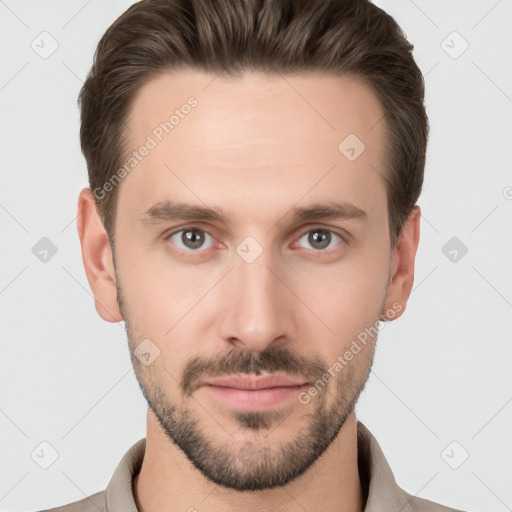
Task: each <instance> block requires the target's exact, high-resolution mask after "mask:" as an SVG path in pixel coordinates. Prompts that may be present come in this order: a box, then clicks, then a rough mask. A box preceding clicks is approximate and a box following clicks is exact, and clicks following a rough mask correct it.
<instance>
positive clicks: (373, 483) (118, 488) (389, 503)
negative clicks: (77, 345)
mask: <svg viewBox="0 0 512 512" xmlns="http://www.w3.org/2000/svg"><path fill="white" fill-rule="evenodd" d="M357 447H358V466H359V476H360V479H361V485H362V487H363V493H364V495H365V498H366V506H365V508H364V512H389V511H390V510H394V511H395V512H411V507H410V505H409V499H410V496H409V495H408V494H407V493H406V492H404V491H403V490H402V489H401V488H400V487H398V485H397V483H396V481H395V478H394V476H393V473H392V471H391V468H390V467H389V464H388V462H387V460H386V458H385V457H384V453H383V452H382V450H381V448H380V446H379V444H378V443H377V440H376V439H375V437H374V436H373V435H372V433H371V432H370V431H369V430H368V428H367V427H366V426H365V425H364V424H363V423H362V422H360V421H358V422H357ZM145 449H146V438H142V439H140V440H139V441H137V442H136V443H135V444H134V445H133V446H132V447H131V448H130V449H129V450H128V451H127V452H126V453H125V455H124V456H123V458H122V459H121V461H120V462H119V465H118V466H117V468H116V470H115V471H114V474H113V476H112V478H111V480H110V482H109V484H108V486H107V489H106V505H107V510H108V512H139V511H138V509H137V505H136V504H135V498H134V495H133V478H134V477H135V475H136V474H137V473H138V472H139V471H140V469H141V467H142V461H143V459H144V452H145Z"/></svg>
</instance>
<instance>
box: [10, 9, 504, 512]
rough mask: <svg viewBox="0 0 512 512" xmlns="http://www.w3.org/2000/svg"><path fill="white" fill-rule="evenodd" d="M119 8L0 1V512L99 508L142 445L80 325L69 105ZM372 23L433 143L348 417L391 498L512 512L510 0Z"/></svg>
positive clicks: (113, 339)
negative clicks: (398, 297) (400, 280)
mask: <svg viewBox="0 0 512 512" xmlns="http://www.w3.org/2000/svg"><path fill="white" fill-rule="evenodd" d="M131 3H132V2H131V1H121V0H116V1H112V0H109V1H108V2H106V1H100V0H90V1H82V0H80V1H70V0H67V1H63V0H62V1H40V0H38V1H35V0H33V1H27V0H19V1H15V0H5V1H1V0H0V20H1V21H0V38H1V48H2V65H1V67H0V104H1V112H2V115H1V127H2V137H1V144H2V146H1V149H2V151H1V167H2V174H3V176H2V186H1V189H0V222H1V227H2V230H3V234H4V236H3V238H4V243H3V246H2V247H3V250H2V260H1V261H2V263H1V265H0V308H1V312H2V325H3V329H2V357H1V359H0V365H1V366H0V378H1V383H0V384H1V388H0V390H1V395H0V431H1V433H2V435H1V436H0V461H1V462H0V465H1V468H0V509H2V510H11V511H29V510H37V509H45V508H49V507H55V506H58V505H62V504H64V503H69V502H71V501H75V500H79V499H82V498H83V497H84V496H86V495H90V494H92V493H95V492H97V491H100V490H103V489H104V488H105V487H106V485H107V483H108V481H109V480H110V477H111V476H112V473H113V471H114V469H115V467H116V466H117V464H118V462H119V460H120V459H121V457H122V455H123V454H124V453H125V451H126V450H127V449H128V448H129V447H130V446H131V445H132V444H133V443H134V442H135V441H137V440H138V439H140V438H141V437H144V436H145V413H146V407H145V401H144V399H143V397H142V394H141V392H140V390H139V387H138V384H137V382H136V379H135V377H134V374H133V371H132V367H131V363H130V359H129V354H128V349H127V344H126V336H125V332H124V328H123V325H122V324H108V323H106V322H104V321H103V320H101V318H100V317H99V316H98V315H97V314H96V311H95V309H94V306H93V299H92V296H91V293H90V290H89V286H88V283H87V280H86V276H85V273H84V270H83V266H82V259H81V253H80V246H79V240H78V236H77V232H76V224H75V216H76V202H77V196H78V192H79V190H80V189H81V188H82V187H85V186H87V173H86V167H85V162H84V159H83V157H82V155H81V153H80V149H79V140H78V131H79V115H78V109H77V106H76V99H77V94H78V91H79V89H80V86H81V85H82V81H83V79H84V77H85V76H86V73H87V71H88V70H89V68H90V65H91V63H92V56H93V52H94V50H95V47H96V44H97V42H98V40H99V38H100V36H101V35H102V34H103V32H104V31H105V29H106V28H107V27H108V26H109V25H110V24H111V23H112V22H113V21H114V20H115V18H116V17H117V16H119V15H120V14H121V13H122V12H123V11H124V10H125V9H126V8H127V7H128V6H129V5H130V4H131ZM376 4H377V5H379V6H380V7H382V8H384V9H385V10H386V11H387V12H389V13H390V14H391V15H392V16H394V17H395V19H396V20H397V21H398V23H399V24H400V25H401V26H402V28H403V29H404V31H405V33H406V35H407V37H408V38H409V40H410V41H411V42H412V43H413V44H414V45H415V56H416V59H417V61H418V64H419V65H420V67H421V69H422V71H423V73H424V75H425V80H426V86H427V109H428V113H429V117H430V122H431V138H430V145H429V153H428V162H427V168H426V180H425V186H424V192H423V194H422V196H421V198H420V201H419V204H420V206H421V207H422V213H423V218H422V224H421V230H422V232H421V242H420V247H419V252H418V256H417V266H416V281H415V288H414V290H413V293H412V295H411V299H410V301H409V304H408V307H407V311H406V313H405V315H404V316H403V317H402V318H401V319H399V320H398V321H396V322H392V323H390V324H387V325H386V326H385V328H384V329H383V330H382V332H381V335H380V339H379V343H378V350H377V354H376V361H375V365H374V372H373V375H372V377H371V378H370V381H369V383H368V385H367V388H366V390H365V392H364V395H363V396H362V398H361V400H360V403H359V405H358V409H357V411H358V416H359V418H360V419H361V420H362V421H364V422H365V423H366V425H367V426H368V427H369V428H370V429H371V431H372V432H373V433H374V435H375V436H376V437H377V439H378V441H379V443H380V444H381V446H382V448H383V450H384V452H385V454H386V455H387V457H388V460H389V462H390V465H391V467H392V469H393V471H394V473H395V476H396V479H397V481H398V483H399V485H401V486H402V487H403V488H405V489H406V490H407V491H408V492H410V493H412V494H417V495H418V496H420V497H425V498H429V499H432V500H435V501H439V502H442V503H444V504H446V505H449V506H453V507H456V508H461V509H464V510H472V511H482V512H483V511H485V512H492V511H496V512H502V511H506V510H512V485H511V482H512V469H511V468H512V442H511V431H512V379H511V360H512V348H511V343H510V342H511V334H510V318H511V313H512V270H511V267H512V266H511V262H512V242H511V237H512V172H511V164H512V149H511V146H512V141H511V134H512V130H511V121H512V71H511V57H510V56H511V50H512V30H511V29H512V0H501V1H496V0H480V1H476V0H474V1H468V0H457V1H447V0H435V1H433V0H429V1H427V0H421V1H420V0H415V1H412V0H393V1H391V0H388V1H385V0H380V1H376ZM43 31H47V32H48V33H49V34H51V37H52V38H54V39H55V40H56V41H57V42H58V45H59V46H58V49H57V50H56V51H55V52H54V53H53V54H52V55H51V56H49V57H48V58H46V59H43V58H41V57H40V56H39V54H38V53H36V52H35V51H34V50H33V49H32V47H31V43H32V41H35V43H34V44H39V46H40V47H41V46H42V45H43V44H44V46H45V48H46V49H47V50H48V49H49V48H51V46H50V44H51V41H50V40H49V39H46V40H45V42H44V43H41V42H40V41H41V38H42V37H46V38H47V37H48V36H40V34H41V32H43ZM453 31H456V32H457V33H458V34H459V35H457V34H455V35H454V34H452V32H453ZM461 38H463V39H464V40H465V41H467V43H468V44H469V47H468V49H467V50H466V51H465V52H464V53H462V54H461V55H458V54H459V53H460V51H461V50H462V49H463V48H464V46H463V45H464V41H463V39H461ZM443 41H444V43H443ZM40 51H42V49H41V50H40ZM450 53H451V55H450ZM454 57H457V58H454ZM42 237H48V238H49V239H50V240H51V241H52V242H53V243H54V244H55V246H56V247H57V250H58V252H57V253H56V254H55V255H54V256H53V257H51V258H50V259H49V261H47V262H46V263H43V262H41V261H40V260H39V259H38V258H36V256H35V255H34V254H33V252H32V248H33V246H34V245H35V244H36V243H37V242H38V241H39V240H40V239H41V238H42ZM452 237H457V238H458V239H459V240H460V241H461V242H462V243H464V244H465V246H466V247H467V248H468V252H467V254H465V255H464V256H462V257H460V254H461V253H460V252H459V253H458V258H457V259H458V261H456V262H453V261H450V259H449V258H448V257H447V256H445V254H444V253H443V251H442V248H443V246H444V245H445V244H446V243H447V242H448V241H449V240H450V239H451V238H452ZM451 257H453V253H452V256H451ZM43 441H46V442H48V443H50V444H51V445H52V446H53V447H54V449H55V450H56V451H57V452H58V458H57V460H56V461H55V462H54V463H53V464H52V465H51V466H50V467H49V468H48V469H42V468H41V467H40V466H39V465H38V464H36V462H35V461H34V459H33V458H32V457H31V453H33V452H34V450H36V451H37V450H40V449H41V447H40V443H41V442H43ZM453 441H455V442H456V444H452V445H450V444H451V443H452V442H453ZM43 447H44V445H43ZM447 447H448V449H447V450H445V449H446V448H447ZM43 451H45V450H43ZM466 451H467V453H468V454H469V458H468V459H467V460H466V461H465V462H464V463H463V464H462V465H460V467H458V469H452V467H450V465H449V464H448V462H449V463H450V464H451V465H457V464H459V463H460V461H461V460H462V459H463V457H464V455H465V452H466ZM45 453H46V456H49V455H48V454H49V453H50V450H49V449H46V451H45ZM443 454H444V455H443ZM35 458H36V457H35ZM205 506H206V504H205Z"/></svg>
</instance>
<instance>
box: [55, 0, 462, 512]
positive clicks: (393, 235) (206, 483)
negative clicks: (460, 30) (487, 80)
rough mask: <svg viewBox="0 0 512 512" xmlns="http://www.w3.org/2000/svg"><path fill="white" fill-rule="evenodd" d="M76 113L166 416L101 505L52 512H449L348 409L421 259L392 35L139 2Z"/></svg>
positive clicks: (158, 415) (93, 225)
mask: <svg viewBox="0 0 512 512" xmlns="http://www.w3.org/2000/svg"><path fill="white" fill-rule="evenodd" d="M80 103H81V109H82V110H81V112H82V125H81V132H80V135H81V144H82V150H83V152H84V155H85V157H86V160H87V165H88V171H89V179H90V188H87V189H84V190H82V192H81V193H80V197H79V203H78V212H79V215H78V232H79V236H80V242H81V246H82V254H83V261H84V266H85V270H86V274H87V278H88V281H89V284H90V286H91V289H92V291H93V293H94V297H95V306H96V309H97V312H98V314H99V315H100V316H101V317H102V318H103V319H104V320H106V321H109V322H119V321H121V320H124V321H125V325H126V330H127V335H128V341H129V348H130V354H131V359H132V362H133V365H134V370H135V374H136V376H137V379H138V382H139V384H140V387H141V390H142V392H143V394H144V396H145V398H146V400H147V402H148V405H149V408H148V416H147V436H146V438H145V439H141V440H140V441H139V442H138V443H136V444H135V445H134V446H133V447H132V448H130V450H129V451H128V452H127V453H126V455H125V457H124V458H123V459H122V461H121V462H120V464H119V466H118V468H117V469H116V471H115V473H114V476H113V477H112V480H111V481H110V483H109V484H108V487H107V489H106V490H105V491H102V492H99V493H96V494H94V495H93V496H90V497H88V498H86V499H83V500H81V501H79V502H76V503H72V504H69V505H66V506H63V507H58V508H57V509H53V510H61V511H66V512H72V511H77V512H78V511H94V510H98V509H99V510H105V511H106V510H108V511H110V512H121V511H122V512H128V511H129V512H132V511H133V512H135V511H137V510H139V511H141V512H160V511H164V510H166V511H167V510H183V511H196V510H197V511H201V510H208V511H240V510H244V511H261V510H273V511H274V510H275V511H283V512H288V511H290V512H291V511H299V510H310V511H316V510H321V511H323V512H334V511H337V512H349V511H350V512H354V511H363V510H364V511H369V512H375V511H381V510H382V511H393V512H398V511H402V510H403V511H448V510H453V509H449V508H446V507H444V506H442V505H438V504H435V503H433V502H431V501H427V500H424V499H420V498H416V497H414V496H412V495H410V494H408V493H406V492H405V491H403V490H402V489H400V488H399V487H398V486H397V484H396V482H395V480H394V478H393V474H392V472H391V469H390V467H389V466H388V464H387V462H386V460H385V457H384V454H383V453H382V451H381V450H380V448H379V445H378V443H377V441H376V440H375V438H374V437H373V436H372V435H371V433H370V432H369V430H368V429H367V428H366V427H365V426H364V425H363V424H362V423H361V422H358V421H357V419H356V416H355V410H354V407H355V404H356V402H357V399H358V397H359V395H360V393H361V391H362V390H363V388H364V386H365V383H366V381H367V379H368V376H369V374H370V370H371V366H372V362H373V356H374V351H375V344H376V340H377V335H378V331H379V329H380V328H381V327H382V325H383V322H386V321H391V320H393V319H396V318H398V317H400V316H401V315H402V314H403V312H404V310H405V306H406V303H407V300H408V297H409V294H410V292H411V289H412V285H413V279H414V260H415V254H416V250H417V247H418V242H419V222H420V209H419V207H418V205H416V201H417V199H418V197H419V194H420V192H421V187H422V182H423V170H424V165H425V153H426V146H427V137H428V121H427V116H426V113H425V109H424V84H423V78H422V75H421V72H420V70H419V68H418V67H417V65H416V63H415V61H414V59H413V57H412V46H411V45H410V44H409V43H408V42H407V40H406V39H405V37H404V35H403V33H402V32H401V31H400V29H399V27H398V26H397V24H396V23H395V21H394V20H393V19H392V18H391V17H390V16H389V15H387V14H386V13H384V12H383V11H382V10H380V9H379V8H377V7H376V6H374V5H372V4H371V3H369V2H368V1H366V0H360V1H354V0H350V1H349V0H332V1H326V0H316V1H312V0H301V1H299V0H296V1H285V0H267V1H257V0H243V1H241V0H223V1H220V0H215V1H212V0H209V1H206V0H193V1H188V2H185V1H179V0H153V1H150V0H143V1H141V2H139V3H137V4H135V5H133V6H132V7H130V8H129V9H128V10H127V11H126V12H125V13H124V14H123V15H122V16H121V17H120V18H119V19H118V20H116V22H115V23H114V24H113V25H112V26H111V27H110V28H109V29H108V30H107V32H106V33H105V35H104V36H103V38H102V39H101V41H100V43H99V45H98V49H97V52H96V55H95V61H94V64H93V67H92V70H91V73H90V74H89V76H88V79H87V81H86V83H85V84H84V87H83V89H82V91H81V94H80Z"/></svg>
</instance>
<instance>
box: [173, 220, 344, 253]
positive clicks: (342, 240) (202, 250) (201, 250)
mask: <svg viewBox="0 0 512 512" xmlns="http://www.w3.org/2000/svg"><path fill="white" fill-rule="evenodd" d="M187 231H199V232H201V233H205V234H206V235H208V236H209V237H211V238H212V239H213V236H212V235H210V234H209V233H208V232H207V231H205V230H204V229H201V228H198V227H196V226H185V227H182V228H180V229H178V230H176V231H173V232H172V233H169V234H167V235H165V240H166V241H170V239H171V237H173V236H174V235H177V234H179V233H183V232H187ZM315 231H324V232H327V233H330V234H331V235H334V236H336V237H338V238H339V239H340V242H338V243H337V244H336V245H335V246H334V247H331V248H329V249H305V250H306V251H307V252H308V254H313V255H314V256H316V255H322V254H330V253H331V251H334V250H336V247H337V246H338V245H346V243H347V241H346V239H345V238H344V237H343V236H342V235H340V234H339V233H337V232H335V231H333V230H332V229H328V228H324V227H322V226H314V227H313V228H310V229H308V230H307V231H305V232H303V233H302V234H301V235H300V236H299V237H298V238H297V239H296V241H295V242H293V244H294V245H295V244H296V243H298V241H299V240H301V239H302V238H303V237H304V236H305V235H308V234H310V233H313V232H315ZM171 243H172V242H171ZM173 245H175V244H173ZM207 250H208V249H197V250H194V249H187V250H185V249H175V251H176V252H178V253H179V254H184V255H187V256H190V255H194V254H195V253H198V254H200V253H202V252H205V251H207ZM192 257H195V256H192Z"/></svg>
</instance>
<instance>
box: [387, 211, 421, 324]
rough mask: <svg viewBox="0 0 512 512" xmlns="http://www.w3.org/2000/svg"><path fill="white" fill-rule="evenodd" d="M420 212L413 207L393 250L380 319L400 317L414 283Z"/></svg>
mask: <svg viewBox="0 0 512 512" xmlns="http://www.w3.org/2000/svg"><path fill="white" fill-rule="evenodd" d="M420 217H421V210H420V207H419V206H418V205H415V206H414V207H413V209H412V211H411V213H410V214H409V217H408V218H407V220H406V222H405V224H404V226H403V228H402V230H401V232H400V236H399V237H398V241H397V244H396V246H395V248H394V250H393V256H392V263H391V274H390V278H389V279H390V282H389V286H388V290H387V293H386V299H385V302H384V308H383V310H382V311H381V314H382V319H383V320H384V321H386V320H388V321H389V320H395V319H397V318H399V317H400V316H402V314H403V312H404V311H405V305H406V304H407V300H408V299H409V295H410V294H411V290H412V285H413V283H414V260H415V257H416V250H417V249H418V244H419V241H420Z"/></svg>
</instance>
